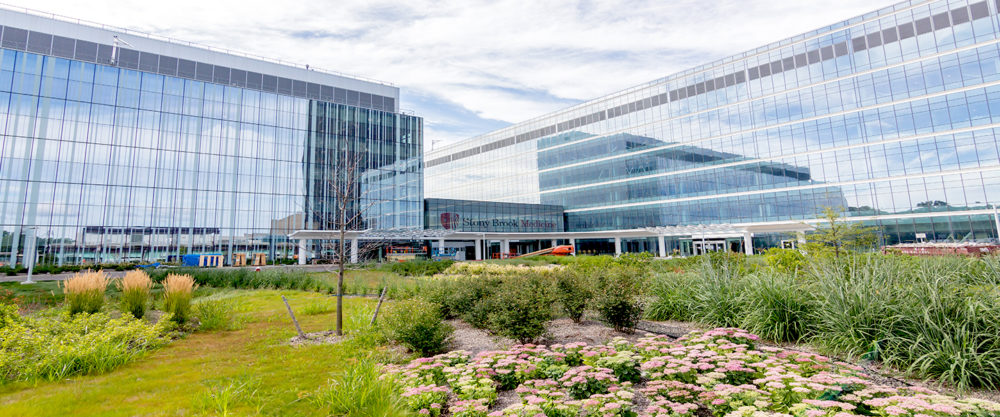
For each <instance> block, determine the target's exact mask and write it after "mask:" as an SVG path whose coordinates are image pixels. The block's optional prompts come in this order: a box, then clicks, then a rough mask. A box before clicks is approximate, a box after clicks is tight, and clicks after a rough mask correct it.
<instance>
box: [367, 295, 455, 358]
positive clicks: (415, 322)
mask: <svg viewBox="0 0 1000 417" xmlns="http://www.w3.org/2000/svg"><path fill="white" fill-rule="evenodd" d="M388 307H389V308H387V310H388V311H386V314H385V319H384V320H383V322H382V325H383V328H384V330H385V333H386V337H387V338H388V339H390V340H392V341H395V342H397V343H399V344H401V345H403V346H406V347H407V348H409V349H410V350H412V351H414V352H418V353H420V354H421V355H424V356H427V355H431V354H434V353H437V352H440V351H442V350H443V349H444V346H445V343H446V342H447V340H448V337H449V336H451V333H452V332H453V331H454V329H453V328H452V327H451V325H449V324H447V323H445V322H444V321H442V320H441V313H440V311H439V310H438V306H437V305H436V304H434V303H430V302H427V301H423V300H419V299H413V300H404V301H398V302H394V303H392V304H390V305H389V306H388Z"/></svg>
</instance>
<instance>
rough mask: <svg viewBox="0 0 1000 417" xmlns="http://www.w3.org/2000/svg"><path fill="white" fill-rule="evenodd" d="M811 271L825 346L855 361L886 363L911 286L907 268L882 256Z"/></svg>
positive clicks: (819, 336) (832, 261)
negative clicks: (886, 352) (883, 358)
mask: <svg viewBox="0 0 1000 417" xmlns="http://www.w3.org/2000/svg"><path fill="white" fill-rule="evenodd" d="M811 266H812V267H813V270H812V274H811V275H812V279H814V280H815V281H816V288H817V295H818V296H819V300H818V306H817V310H816V322H817V324H816V326H817V328H816V340H817V341H818V342H819V344H820V345H821V346H822V347H825V348H826V349H827V350H829V351H832V352H840V353H844V354H846V355H847V356H849V357H853V358H857V357H862V358H865V359H872V360H879V359H881V356H882V355H883V349H884V347H885V344H886V342H887V340H888V338H889V336H890V335H891V334H892V330H893V329H894V328H895V327H896V323H897V322H898V320H899V318H900V316H899V314H900V304H899V303H900V300H901V297H902V296H904V295H905V292H904V291H905V288H906V287H907V284H906V283H905V280H904V277H905V276H906V275H907V272H906V271H905V269H904V268H903V264H902V263H900V262H896V261H894V260H892V259H888V258H885V257H881V256H878V255H851V256H843V257H840V258H828V259H825V260H823V261H820V262H814V263H813V264H812V265H811Z"/></svg>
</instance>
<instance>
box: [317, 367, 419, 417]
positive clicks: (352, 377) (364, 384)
mask: <svg viewBox="0 0 1000 417" xmlns="http://www.w3.org/2000/svg"><path fill="white" fill-rule="evenodd" d="M381 376H382V369H381V367H380V366H378V364H376V363H375V362H374V361H372V360H369V359H363V360H360V361H358V362H356V363H353V364H350V365H349V366H348V367H347V369H346V370H345V371H344V372H342V373H338V374H336V375H335V376H334V377H333V378H332V379H330V381H329V382H328V383H327V384H326V385H325V386H323V387H321V388H319V389H318V390H316V392H315V393H314V394H313V395H311V396H310V397H309V399H310V401H312V403H313V404H314V405H316V406H317V407H319V408H320V409H321V410H323V413H322V414H323V415H331V416H355V417H362V416H370V417H391V416H403V415H406V414H407V412H406V404H405V402H404V401H403V399H402V397H400V393H401V390H400V387H399V386H398V385H396V384H395V383H394V382H393V381H392V379H388V378H382V377H381Z"/></svg>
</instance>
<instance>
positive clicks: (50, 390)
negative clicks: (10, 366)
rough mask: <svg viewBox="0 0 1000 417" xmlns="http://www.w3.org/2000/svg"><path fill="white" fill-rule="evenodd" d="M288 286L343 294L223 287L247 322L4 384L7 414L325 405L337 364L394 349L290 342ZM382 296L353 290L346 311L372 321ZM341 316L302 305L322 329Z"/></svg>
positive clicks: (302, 300)
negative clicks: (68, 374) (63, 373)
mask: <svg viewBox="0 0 1000 417" xmlns="http://www.w3.org/2000/svg"><path fill="white" fill-rule="evenodd" d="M281 295H284V296H285V297H287V298H288V300H289V303H291V304H292V306H293V308H294V309H295V310H297V311H301V309H302V308H303V307H305V306H307V305H316V304H325V303H332V302H333V300H332V299H331V298H330V297H329V296H326V295H321V294H317V293H311V292H302V291H274V290H257V291H248V290H225V291H221V292H220V291H216V292H215V294H213V295H212V296H213V297H233V298H234V300H235V301H236V303H237V305H239V306H240V308H239V310H240V311H241V313H240V314H241V315H242V316H243V320H244V321H245V326H244V327H243V328H242V329H240V330H235V331H215V332H199V333H194V334H189V335H187V336H186V337H184V338H183V339H180V340H176V341H174V342H172V343H170V344H169V345H167V346H166V347H164V348H162V349H159V350H156V351H154V352H153V353H152V354H150V355H149V356H148V357H146V358H144V359H141V360H139V361H136V362H134V363H132V364H129V365H126V366H124V367H122V368H119V369H117V370H115V371H113V372H110V373H107V374H104V375H92V376H78V377H73V378H70V379H67V380H63V381H58V382H38V383H14V384H8V385H5V386H0V416H63V415H79V416H82V415H87V416H140V415H142V416H146V415H155V416H173V415H177V416H182V415H241V416H242V415H281V416H297V415H315V413H316V407H315V406H314V405H312V404H310V402H309V401H308V398H307V397H308V396H309V395H310V393H311V392H313V391H314V390H316V389H317V388H318V387H320V386H321V385H323V384H324V383H325V382H326V381H327V380H328V379H329V377H330V376H331V375H332V374H333V373H336V372H337V371H339V370H342V369H343V368H344V366H345V364H348V363H350V362H351V361H353V360H356V359H357V358H359V357H362V356H365V355H375V356H376V357H379V359H380V360H387V359H388V356H387V354H386V353H382V351H381V350H379V348H372V347H367V346H359V345H358V344H352V343H341V344H337V345H309V346H296V347H293V346H289V345H287V344H286V342H287V341H288V339H289V338H291V337H292V336H294V335H295V329H294V327H293V325H292V323H291V320H290V319H289V317H288V314H287V312H286V311H285V306H284V304H282V301H281ZM372 304H373V301H371V300H367V299H346V300H345V306H346V310H345V316H347V317H348V318H350V317H352V316H354V317H358V318H359V319H358V320H357V321H360V322H364V321H363V320H360V318H361V316H367V312H368V311H369V310H370V308H371V305H372ZM333 317H334V313H333V312H328V313H323V314H314V315H305V314H301V313H300V314H299V321H300V323H301V325H302V327H303V330H304V331H306V332H315V331H323V330H330V329H332V328H333V325H334V321H333V320H334V318H333ZM351 324H352V320H350V319H348V320H346V325H345V327H347V328H348V329H350V328H351Z"/></svg>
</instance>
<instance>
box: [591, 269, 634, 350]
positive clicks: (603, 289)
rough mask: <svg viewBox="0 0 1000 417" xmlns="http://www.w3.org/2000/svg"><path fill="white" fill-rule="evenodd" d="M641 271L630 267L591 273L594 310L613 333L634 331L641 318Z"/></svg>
mask: <svg viewBox="0 0 1000 417" xmlns="http://www.w3.org/2000/svg"><path fill="white" fill-rule="evenodd" d="M643 272H644V271H643V270H642V269H641V268H638V267H636V266H634V265H632V266H628V265H619V266H617V267H615V268H609V269H603V270H599V271H595V275H596V277H595V279H596V287H597V288H598V290H597V296H596V297H595V298H594V308H595V309H596V310H597V312H598V314H600V316H601V319H602V320H604V322H606V323H608V324H609V325H611V327H614V329H615V330H617V331H620V332H626V333H632V332H634V331H635V326H636V325H637V324H639V320H640V319H641V318H642V309H643V303H642V299H641V298H640V295H641V294H642V286H643V276H642V274H643Z"/></svg>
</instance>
